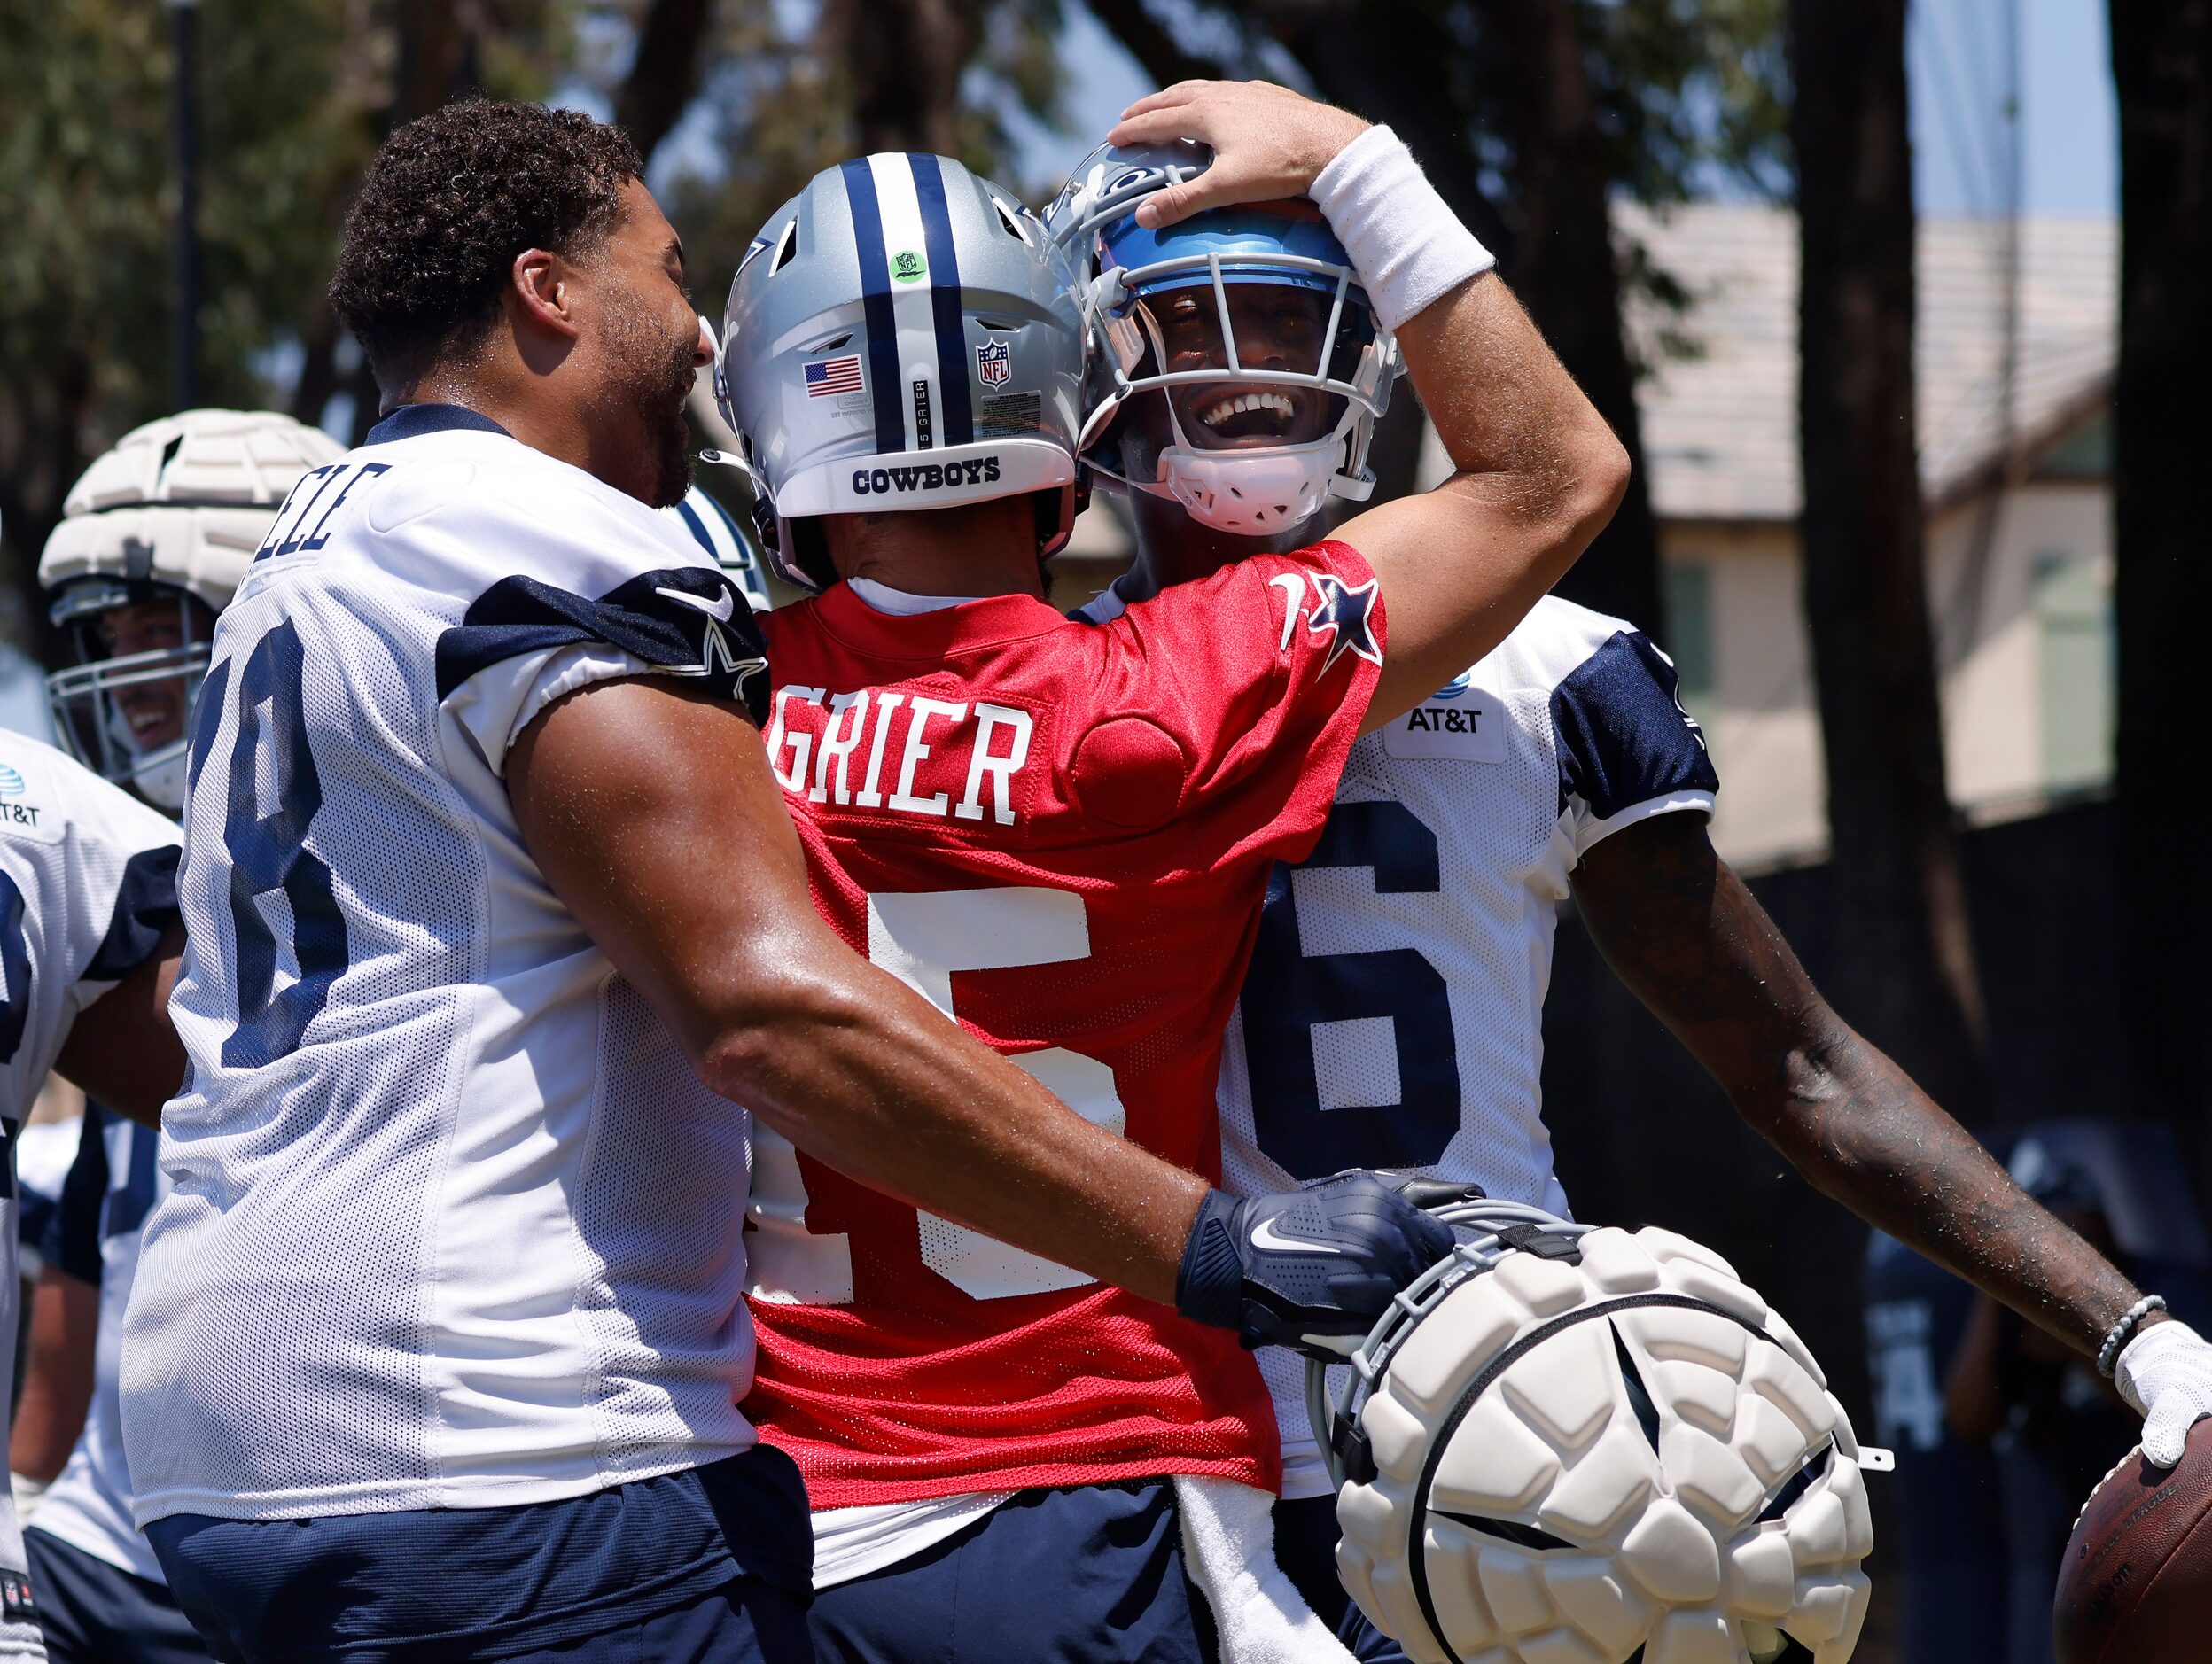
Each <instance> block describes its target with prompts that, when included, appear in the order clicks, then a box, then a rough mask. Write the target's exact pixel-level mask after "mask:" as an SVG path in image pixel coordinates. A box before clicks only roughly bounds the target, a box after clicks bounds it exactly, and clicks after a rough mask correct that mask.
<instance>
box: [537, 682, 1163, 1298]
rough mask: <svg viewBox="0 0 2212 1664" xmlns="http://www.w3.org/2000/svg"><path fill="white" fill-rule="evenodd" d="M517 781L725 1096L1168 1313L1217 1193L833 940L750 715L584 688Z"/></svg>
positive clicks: (795, 1136)
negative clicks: (1192, 1236) (1091, 1116)
mask: <svg viewBox="0 0 2212 1664" xmlns="http://www.w3.org/2000/svg"><path fill="white" fill-rule="evenodd" d="M667 758H682V759H683V766H682V767H681V768H677V769H671V768H670V767H668V766H667V764H666V759H667ZM508 782H509V791H510V795H511V797H512V798H513V801H514V805H515V813H516V818H517V820H518V822H519V824H520V825H521V828H522V832H523V836H524V838H525V840H526V843H527V844H528V845H529V849H530V852H531V854H532V856H533V857H534V859H536V861H537V862H538V865H539V867H541V869H542V870H543V872H544V874H545V876H546V879H547V881H548V882H549V883H550V884H551V885H552V887H553V890H554V891H555V893H556V894H557V895H558V896H559V897H560V898H562V900H563V901H565V903H567V905H568V906H570V907H571V908H572V909H573V911H574V912H575V914H576V916H577V918H578V920H579V921H580V922H581V923H582V924H583V926H584V928H585V929H587V930H588V931H589V932H590V934H591V936H592V937H593V939H594V940H596V942H597V943H598V944H599V945H600V946H601V947H602V948H603V949H604V951H605V953H606V954H607V956H608V958H610V959H611V960H613V961H614V963H615V965H616V967H617V968H619V969H620V970H621V972H622V973H623V975H624V976H627V977H628V978H629V979H630V980H631V981H632V982H634V983H635V984H636V985H637V987H638V988H639V990H640V991H642V992H643V994H644V995H645V997H646V999H648V1000H649V1001H650V1003H651V1004H652V1005H653V1007H655V1009H656V1010H658V1012H659V1013H660V1015H661V1016H662V1018H663V1020H664V1021H666V1023H668V1024H669V1026H670V1027H671V1029H672V1030H674V1033H675V1034H676V1035H677V1037H678V1038H680V1039H681V1041H682V1044H683V1046H684V1049H685V1050H686V1052H687V1053H688V1054H689V1056H690V1058H691V1060H692V1063H693V1066H694V1067H695V1068H696V1069H697V1071H698V1073H699V1076H700V1077H701V1078H702V1079H703V1080H705V1082H706V1083H707V1085H710V1086H712V1087H713V1089H714V1090H715V1091H717V1092H720V1093H722V1094H723V1095H724V1096H726V1097H728V1098H731V1099H733V1100H736V1101H737V1102H740V1103H743V1104H744V1105H745V1106H746V1107H747V1108H751V1109H752V1112H753V1113H754V1114H755V1115H757V1116H759V1117H760V1118H761V1119H762V1120H763V1121H765V1122H767V1124H769V1125H771V1126H773V1127H775V1129H776V1130H777V1131H779V1132H782V1133H783V1135H784V1136H785V1137H786V1138H789V1139H791V1142H792V1143H794V1144H796V1145H797V1146H798V1147H800V1148H801V1149H804V1150H806V1152H808V1153H809V1154H810V1155H814V1156H817V1157H818V1158H820V1159H821V1160H822V1161H823V1162H827V1163H829V1164H830V1166H832V1167H835V1168H837V1169H838V1170H841V1171H843V1172H845V1173H847V1174H849V1175H851V1176H852V1177H853V1178H859V1179H861V1180H862V1181H863V1182H864V1183H867V1184H868V1185H871V1186H875V1187H876V1188H877V1189H879V1190H883V1191H886V1192H889V1193H891V1194H894V1195H897V1196H899V1197H900V1198H902V1199H904V1200H907V1201H913V1202H915V1203H917V1204H919V1205H922V1206H924V1207H927V1208H928V1209H931V1211H932V1212H938V1213H942V1214H946V1215H948V1216H950V1217H954V1218H957V1219H959V1220H961V1221H962V1222H963V1223H965V1224H967V1225H972V1226H974V1227H975V1228H976V1229H977V1230H979V1231H984V1232H988V1233H989V1234H991V1235H993V1236H995V1237H998V1238H999V1239H1001V1240H1003V1241H1007V1242H1010V1243H1013V1244H1014V1245H1016V1247H1019V1248H1029V1249H1032V1250H1033V1251H1035V1252H1038V1253H1042V1254H1046V1255H1048V1256H1050V1257H1051V1258H1053V1259H1055V1260H1056V1261H1059V1262H1060V1263H1062V1264H1066V1265H1070V1266H1072V1267H1073V1268H1075V1269H1076V1270H1079V1271H1085V1272H1087V1273H1089V1274H1090V1275H1092V1276H1094V1277H1098V1278H1102V1279H1107V1280H1109V1281H1111V1282H1116V1283H1118V1284H1120V1285H1122V1286H1123V1287H1127V1288H1129V1289H1132V1290H1133V1291H1134V1292H1135V1293H1138V1294H1141V1295H1148V1296H1149V1297H1151V1298H1154V1299H1157V1300H1160V1301H1164V1302H1172V1301H1173V1300H1174V1297H1175V1271H1176V1265H1177V1262H1178V1260H1179V1258H1180V1256H1181V1254H1182V1251H1183V1246H1184V1242H1185V1240H1186V1239H1187V1238H1188V1235H1189V1233H1190V1227H1191V1223H1192V1221H1193V1219H1194V1218H1195V1217H1196V1215H1197V1211H1198V1207H1199V1203H1200V1202H1201V1201H1203V1199H1204V1197H1205V1194H1206V1189H1207V1186H1206V1184H1205V1181H1204V1180H1203V1179H1201V1178H1198V1177H1197V1176H1196V1175H1195V1174H1191V1173H1188V1172H1184V1171H1182V1170H1180V1169H1179V1168H1175V1167H1172V1166H1171V1165H1169V1164H1168V1163H1167V1162H1163V1161H1161V1160H1159V1159H1158V1158H1157V1157H1156V1156H1153V1155H1148V1154H1146V1153H1145V1152H1144V1151H1143V1150H1141V1149H1140V1148H1139V1147H1137V1146H1135V1145H1134V1144H1132V1143H1130V1142H1129V1141H1128V1140H1126V1139H1120V1138H1117V1137H1115V1136H1113V1135H1112V1134H1110V1133H1109V1132H1107V1131H1103V1130H1102V1129H1101V1128H1099V1127H1095V1126H1094V1125H1092V1124H1090V1123H1089V1122H1087V1121H1085V1120H1084V1119H1082V1117H1080V1116H1078V1115H1076V1114H1075V1112H1074V1111H1072V1110H1071V1109H1069V1108H1066V1107H1065V1106H1064V1105H1063V1104H1062V1103H1061V1102H1060V1100H1058V1099H1056V1098H1055V1097H1053V1096H1052V1095H1051V1094H1050V1093H1049V1092H1047V1091H1045V1089H1044V1088H1043V1087H1042V1086H1040V1085H1038V1084H1037V1082H1036V1081H1035V1080H1034V1079H1032V1077H1030V1076H1028V1075H1026V1074H1024V1072H1023V1071H1022V1070H1020V1069H1016V1067H1015V1066H1014V1065H1013V1064H1011V1063H1009V1062H1008V1061H1006V1060H1005V1059H1004V1058H1001V1057H1000V1056H999V1055H998V1054H996V1053H994V1052H993V1051H991V1050H990V1049H989V1048H988V1047H986V1046H982V1045H980V1044H978V1043H977V1042H976V1041H974V1040H972V1039H970V1038H968V1037H967V1036H966V1035H965V1034H963V1033H962V1031H961V1030H959V1029H958V1028H957V1027H955V1026H954V1024H952V1023H947V1022H946V1021H945V1018H944V1015H943V1014H942V1013H940V1012H939V1011H938V1009H937V1008H936V1007H933V1006H931V1004H930V1003H929V1002H928V1001H927V1000H925V999H923V998H922V997H921V996H920V995H919V994H917V993H915V992H914V991H913V990H911V989H909V988H907V986H906V985H905V984H902V983H900V982H898V981H896V980H894V979H893V978H892V977H891V976H888V975H887V974H885V973H884V972H883V971H880V970H877V969H876V968H874V967H872V966H870V965H868V964H867V963H866V962H865V961H863V960H861V958H860V957H859V956H858V955H857V954H855V953H853V952H852V950H851V949H849V948H847V947H846V946H845V944H844V943H843V942H842V941H840V940H839V939H838V938H837V936H836V934H835V933H834V932H833V931H831V929H830V927H829V926H828V925H827V924H826V923H824V922H823V921H822V916H821V915H820V914H818V913H817V912H815V910H814V904H813V901H812V900H811V898H810V897H809V894H808V891H807V885H806V867H805V862H804V859H803V858H802V856H801V854H800V851H799V845H798V836H797V835H796V834H795V833H794V832H793V831H792V829H791V822H790V821H789V820H787V819H786V818H785V815H784V811H783V797H782V791H781V788H780V787H779V786H778V785H777V783H776V781H775V777H774V776H773V775H772V774H770V773H769V770H768V766H767V752H766V750H765V748H764V747H763V746H762V744H761V741H760V735H759V730H758V729H756V728H755V727H753V726H752V722H751V721H750V720H749V719H746V718H745V717H744V716H743V715H742V714H740V713H739V712H738V711H736V709H735V708H734V707H731V706H729V705H727V704H721V703H720V702H717V701H714V700H711V699H706V698H702V697H697V696H689V695H687V694H684V693H681V692H677V691H675V690H673V689H671V688H666V687H663V686H660V685H658V684H656V683H650V682H643V681H636V682H619V683H613V684H609V685H606V686H604V687H600V688H589V689H586V690H585V691H584V692H582V693H580V694H576V695H572V696H570V697H569V698H568V699H566V700H565V701H563V702H561V703H559V704H556V705H554V706H552V707H550V708H549V710H548V711H546V712H545V713H544V714H543V715H541V717H540V718H539V719H537V720H536V721H535V722H534V724H533V725H532V726H531V727H529V728H528V729H526V730H525V732H524V734H523V735H522V737H521V739H520V740H519V741H518V743H517V744H516V746H515V748H514V750H513V751H512V753H511V754H510V758H509V762H508Z"/></svg>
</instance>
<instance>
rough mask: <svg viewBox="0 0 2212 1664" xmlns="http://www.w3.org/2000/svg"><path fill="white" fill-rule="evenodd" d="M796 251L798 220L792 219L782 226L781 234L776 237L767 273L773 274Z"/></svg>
mask: <svg viewBox="0 0 2212 1664" xmlns="http://www.w3.org/2000/svg"><path fill="white" fill-rule="evenodd" d="M796 253H798V220H796V219H793V220H792V221H791V223H790V224H789V225H786V226H785V227H784V228H783V236H782V237H778V238H777V239H776V243H775V255H774V257H773V258H772V259H770V260H769V261H768V273H769V275H770V276H774V275H775V273H777V272H780V271H782V270H783V268H785V267H786V266H788V265H790V264H791V256H792V255H794V254H796Z"/></svg>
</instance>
